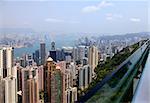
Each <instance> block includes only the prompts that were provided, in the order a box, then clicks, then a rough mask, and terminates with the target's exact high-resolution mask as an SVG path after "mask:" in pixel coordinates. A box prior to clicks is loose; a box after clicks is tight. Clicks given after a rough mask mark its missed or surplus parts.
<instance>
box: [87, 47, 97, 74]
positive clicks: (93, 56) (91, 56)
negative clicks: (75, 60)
mask: <svg viewBox="0 0 150 103" xmlns="http://www.w3.org/2000/svg"><path fill="white" fill-rule="evenodd" d="M88 62H89V65H90V66H91V68H92V72H93V73H94V69H95V67H96V66H97V65H98V49H97V47H96V46H94V45H92V46H90V47H89V53H88Z"/></svg>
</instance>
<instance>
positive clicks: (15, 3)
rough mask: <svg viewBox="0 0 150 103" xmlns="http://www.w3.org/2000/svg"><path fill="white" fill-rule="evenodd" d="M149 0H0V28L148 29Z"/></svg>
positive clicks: (53, 30) (60, 30)
mask: <svg viewBox="0 0 150 103" xmlns="http://www.w3.org/2000/svg"><path fill="white" fill-rule="evenodd" d="M148 1H149V0H107V1H106V0H0V28H32V29H34V30H35V31H37V32H41V31H46V32H51V33H99V34H101V33H113V34H114V33H115V34H117V33H127V32H143V31H149V30H150V25H149V24H150V23H148V22H149V21H148V17H149V18H150V16H149V15H150V14H149V13H150V11H149V12H148V10H150V5H149V4H148Z"/></svg>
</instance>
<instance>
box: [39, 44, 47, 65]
mask: <svg viewBox="0 0 150 103" xmlns="http://www.w3.org/2000/svg"><path fill="white" fill-rule="evenodd" d="M40 57H41V64H42V65H43V64H44V63H45V60H46V59H45V58H46V48H45V43H40Z"/></svg>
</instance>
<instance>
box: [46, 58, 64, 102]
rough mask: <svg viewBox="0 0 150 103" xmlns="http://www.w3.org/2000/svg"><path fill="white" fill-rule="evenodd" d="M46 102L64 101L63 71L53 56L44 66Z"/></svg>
mask: <svg viewBox="0 0 150 103" xmlns="http://www.w3.org/2000/svg"><path fill="white" fill-rule="evenodd" d="M44 80H45V81H44V92H45V99H44V100H45V103H62V102H63V73H62V71H61V68H60V67H59V66H56V63H55V62H54V61H53V59H52V58H51V57H49V58H48V59H47V63H46V65H45V67H44Z"/></svg>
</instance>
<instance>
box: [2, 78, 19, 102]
mask: <svg viewBox="0 0 150 103" xmlns="http://www.w3.org/2000/svg"><path fill="white" fill-rule="evenodd" d="M16 87H17V86H16V78H14V77H12V76H8V77H5V78H0V102H1V103H17V88H16Z"/></svg>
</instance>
